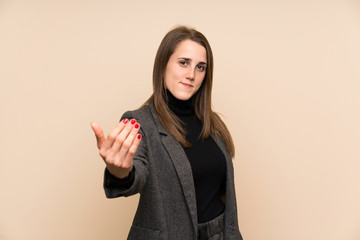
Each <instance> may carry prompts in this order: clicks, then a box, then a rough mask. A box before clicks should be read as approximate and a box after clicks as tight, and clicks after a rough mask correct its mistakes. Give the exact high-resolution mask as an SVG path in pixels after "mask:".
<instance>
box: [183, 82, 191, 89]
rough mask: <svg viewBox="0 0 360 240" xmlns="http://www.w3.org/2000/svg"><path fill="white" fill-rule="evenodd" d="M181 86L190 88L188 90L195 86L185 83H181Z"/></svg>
mask: <svg viewBox="0 0 360 240" xmlns="http://www.w3.org/2000/svg"><path fill="white" fill-rule="evenodd" d="M181 84H182V85H183V86H184V87H188V88H191V87H193V85H191V84H188V83H183V82H181Z"/></svg>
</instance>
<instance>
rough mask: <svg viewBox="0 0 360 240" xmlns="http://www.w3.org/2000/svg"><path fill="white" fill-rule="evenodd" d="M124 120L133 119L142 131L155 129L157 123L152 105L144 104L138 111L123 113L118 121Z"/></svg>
mask: <svg viewBox="0 0 360 240" xmlns="http://www.w3.org/2000/svg"><path fill="white" fill-rule="evenodd" d="M124 118H127V119H129V120H130V119H135V120H136V121H137V122H139V123H140V125H141V128H142V129H144V128H145V129H148V130H150V129H153V128H157V125H158V121H157V115H156V111H155V108H154V106H153V105H152V104H146V105H143V106H142V107H140V108H139V109H136V110H132V111H127V112H125V113H124V114H123V115H122V117H121V119H120V121H121V120H123V119H124Z"/></svg>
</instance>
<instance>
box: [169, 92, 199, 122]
mask: <svg viewBox="0 0 360 240" xmlns="http://www.w3.org/2000/svg"><path fill="white" fill-rule="evenodd" d="M166 93H167V98H168V102H167V105H168V107H169V108H170V110H171V111H173V112H174V113H175V114H176V115H180V116H182V115H191V114H194V107H193V106H192V98H190V99H188V100H179V99H177V98H176V97H175V96H174V95H173V94H172V93H171V92H170V91H169V90H166Z"/></svg>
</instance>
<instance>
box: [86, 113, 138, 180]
mask: <svg viewBox="0 0 360 240" xmlns="http://www.w3.org/2000/svg"><path fill="white" fill-rule="evenodd" d="M90 126H91V128H92V130H93V131H94V133H95V136H96V141H97V147H98V148H99V154H100V156H101V157H102V159H103V160H104V161H105V163H106V168H107V169H108V170H109V172H110V173H111V174H112V175H114V176H115V177H117V178H125V177H127V176H128V175H129V173H130V172H131V170H132V168H133V157H134V155H135V152H136V150H137V149H138V147H139V144H140V141H141V134H139V133H138V132H139V129H140V124H139V123H137V122H136V120H135V119H132V120H131V121H129V120H128V119H126V118H125V119H123V120H122V121H121V122H119V123H118V125H117V126H116V127H115V128H114V130H112V132H110V133H109V135H108V136H107V138H105V136H104V132H103V130H102V129H101V127H100V125H99V124H97V123H96V122H91V123H90Z"/></svg>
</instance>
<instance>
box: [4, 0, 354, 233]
mask: <svg viewBox="0 0 360 240" xmlns="http://www.w3.org/2000/svg"><path fill="white" fill-rule="evenodd" d="M177 24H185V25H188V26H193V27H195V28H196V29H198V30H199V31H201V32H203V33H204V34H205V35H206V36H207V38H208V40H209V41H210V44H211V45H212V48H213V52H214V57H215V77H214V91H213V101H214V102H213V106H214V109H215V110H216V111H218V112H220V113H221V114H222V116H223V119H224V121H225V122H226V123H227V125H228V127H229V129H230V130H231V132H232V135H233V138H234V141H235V143H236V157H235V159H234V165H235V174H236V190H237V200H238V211H239V212H238V214H239V225H240V229H241V232H242V234H243V236H244V239H245V240H265V239H266V240H302V239H308V240H319V239H321V240H322V239H326V240H335V239H336V240H338V239H341V240H358V239H360V187H359V183H360V147H359V146H360V125H359V122H360V113H359V110H360V94H359V91H360V3H359V1H355V0H354V1H351V0H349V1H347V0H328V1H320V0H312V1H310V0H308V1H307V0H305V1H300V0H298V1H281V0H277V1H274V0H269V1H265V0H264V1H260V0H243V1H226V0H225V1H211V0H207V1H205V0H199V1H192V0H191V1H190V0H184V1H164V0H163V1H160V0H158V1H121V0H117V1H115V0H114V1H110V0H101V1H100V0H97V1H95V0H90V1H85V0H79V1H70V0H65V1H63V0H54V1H45V0H44V1H38V0H34V1H25V0H23V1H21V0H18V1H17V0H13V1H10V0H9V1H7V0H1V1H0V79H1V86H0V107H1V119H0V121H1V122H0V134H1V140H0V141H1V142H0V146H1V151H0V160H1V161H0V239H1V240H23V239H31V240H32V239H34V240H35V239H36V240H48V239H53V240H57V239H59V240H60V239H61V240H63V239H71V240H72V239H88V240H98V239H109V240H110V239H114V240H115V239H125V238H126V235H127V233H128V230H129V228H130V224H131V220H132V218H133V215H134V212H135V208H136V205H137V201H138V196H134V197H130V198H121V199H113V200H108V199H106V198H105V196H104V192H103V189H102V178H103V170H104V163H103V162H102V160H101V158H100V157H99V156H98V152H97V149H96V146H95V138H94V136H93V133H92V131H91V129H90V126H89V123H90V121H97V122H99V124H100V125H101V126H102V127H103V128H104V130H105V132H106V133H108V132H109V131H110V130H111V129H112V128H113V127H114V126H115V125H116V123H117V122H118V120H119V118H120V116H121V115H122V113H123V112H124V111H126V110H130V109H136V108H137V107H139V106H140V105H141V104H142V103H143V102H144V101H145V100H146V99H147V98H148V97H149V96H150V94H151V92H152V85H151V76H152V66H153V60H154V57H155V53H156V50H157V48H158V46H159V44H160V41H161V39H162V38H163V36H164V35H165V34H166V33H167V32H168V31H169V30H170V29H171V28H172V27H174V26H175V25H177Z"/></svg>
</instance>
